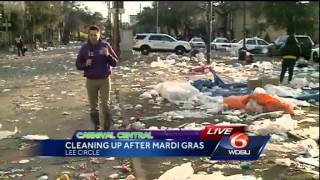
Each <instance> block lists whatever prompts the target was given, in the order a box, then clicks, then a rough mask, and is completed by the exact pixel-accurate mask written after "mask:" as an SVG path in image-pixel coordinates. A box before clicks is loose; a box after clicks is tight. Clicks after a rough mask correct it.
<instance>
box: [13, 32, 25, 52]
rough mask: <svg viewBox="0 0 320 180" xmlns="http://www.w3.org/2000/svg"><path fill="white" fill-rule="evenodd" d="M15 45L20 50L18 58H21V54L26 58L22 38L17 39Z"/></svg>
mask: <svg viewBox="0 0 320 180" xmlns="http://www.w3.org/2000/svg"><path fill="white" fill-rule="evenodd" d="M15 44H16V46H17V49H18V56H20V52H21V53H22V56H24V49H23V41H22V38H21V36H17V37H16V39H15Z"/></svg>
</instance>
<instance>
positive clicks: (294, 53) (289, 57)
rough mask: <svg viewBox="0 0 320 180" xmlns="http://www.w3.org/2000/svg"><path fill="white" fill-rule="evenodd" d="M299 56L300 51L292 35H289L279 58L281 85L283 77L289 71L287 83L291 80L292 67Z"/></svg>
mask: <svg viewBox="0 0 320 180" xmlns="http://www.w3.org/2000/svg"><path fill="white" fill-rule="evenodd" d="M300 55H301V49H300V47H299V45H298V42H297V41H296V38H295V37H294V34H290V35H289V37H288V39H287V41H286V43H285V45H284V47H283V48H282V49H281V56H282V66H281V73H280V83H281V84H282V83H283V79H284V75H285V73H286V71H287V69H288V70H289V77H288V83H290V81H291V80H292V76H293V71H294V66H295V65H296V62H297V60H298V58H299V57H300Z"/></svg>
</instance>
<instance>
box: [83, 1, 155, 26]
mask: <svg viewBox="0 0 320 180" xmlns="http://www.w3.org/2000/svg"><path fill="white" fill-rule="evenodd" d="M79 2H80V3H81V4H82V5H83V6H87V7H88V8H89V10H90V11H92V12H95V11H97V12H100V13H102V15H103V16H104V17H107V14H108V10H107V3H106V1H79ZM111 2H112V1H111ZM111 4H112V3H111ZM140 4H141V9H143V7H146V6H151V4H152V1H124V10H125V13H124V14H123V15H122V21H123V22H129V15H134V14H137V13H138V12H139V11H140Z"/></svg>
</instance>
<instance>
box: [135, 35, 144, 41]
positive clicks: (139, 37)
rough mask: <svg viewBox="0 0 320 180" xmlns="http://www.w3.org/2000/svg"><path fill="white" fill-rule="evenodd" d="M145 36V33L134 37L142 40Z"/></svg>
mask: <svg viewBox="0 0 320 180" xmlns="http://www.w3.org/2000/svg"><path fill="white" fill-rule="evenodd" d="M145 37H146V35H136V37H135V39H136V40H142V39H144V38H145Z"/></svg>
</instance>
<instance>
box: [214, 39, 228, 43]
mask: <svg viewBox="0 0 320 180" xmlns="http://www.w3.org/2000/svg"><path fill="white" fill-rule="evenodd" d="M216 42H219V43H225V42H228V40H227V39H216Z"/></svg>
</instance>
